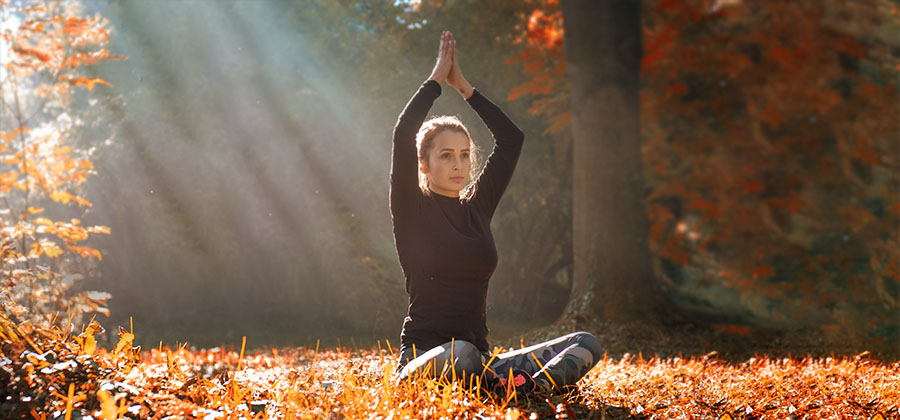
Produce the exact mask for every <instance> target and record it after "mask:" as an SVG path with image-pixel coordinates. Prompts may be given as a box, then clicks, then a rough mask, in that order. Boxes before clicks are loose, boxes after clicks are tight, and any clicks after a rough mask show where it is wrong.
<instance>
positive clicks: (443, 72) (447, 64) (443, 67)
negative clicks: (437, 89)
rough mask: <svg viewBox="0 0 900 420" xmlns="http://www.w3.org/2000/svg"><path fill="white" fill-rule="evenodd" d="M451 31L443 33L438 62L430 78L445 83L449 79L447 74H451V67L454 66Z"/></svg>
mask: <svg viewBox="0 0 900 420" xmlns="http://www.w3.org/2000/svg"><path fill="white" fill-rule="evenodd" d="M450 40H451V36H450V32H448V31H444V32H443V33H442V34H441V47H440V49H439V50H438V56H437V62H436V63H435V64H434V70H431V76H429V77H428V79H430V80H434V81H436V82H438V84H443V83H444V82H446V81H447V75H448V74H450V68H451V67H452V66H453V57H452V56H451V54H452V52H453V51H452V50H451V47H450Z"/></svg>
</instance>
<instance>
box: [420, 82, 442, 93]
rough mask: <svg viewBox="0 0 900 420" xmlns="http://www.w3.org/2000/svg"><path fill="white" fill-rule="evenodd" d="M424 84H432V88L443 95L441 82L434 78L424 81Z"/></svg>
mask: <svg viewBox="0 0 900 420" xmlns="http://www.w3.org/2000/svg"><path fill="white" fill-rule="evenodd" d="M422 86H431V89H434V90H435V92H437V94H438V96H440V95H441V90H442V89H441V84H440V83H438V82H437V80H434V79H428V80H426V81H425V83H422Z"/></svg>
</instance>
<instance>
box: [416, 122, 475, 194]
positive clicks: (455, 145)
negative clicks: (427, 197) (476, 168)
mask: <svg viewBox="0 0 900 420" xmlns="http://www.w3.org/2000/svg"><path fill="white" fill-rule="evenodd" d="M432 141H433V143H432V147H431V151H430V152H429V153H428V158H427V159H428V160H427V162H424V161H423V160H422V159H419V167H420V170H421V171H422V173H424V174H425V175H426V176H427V177H428V183H429V187H430V188H431V191H433V192H435V193H438V194H440V195H443V196H447V197H459V192H460V191H462V189H463V188H465V187H466V185H467V184H468V183H469V171H470V169H471V168H472V161H470V160H469V153H470V152H471V150H469V147H470V145H469V138H468V137H466V135H465V133H460V132H458V131H451V130H443V131H441V132H440V133H438V134H437V135H436V136H435V137H434V139H433V140H432Z"/></svg>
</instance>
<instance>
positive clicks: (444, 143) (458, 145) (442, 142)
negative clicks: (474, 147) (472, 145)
mask: <svg viewBox="0 0 900 420" xmlns="http://www.w3.org/2000/svg"><path fill="white" fill-rule="evenodd" d="M468 148H469V138H468V137H467V136H466V134H465V133H460V132H459V131H451V130H444V131H442V132H440V133H438V135H436V136H434V149H435V150H442V149H454V150H463V149H468Z"/></svg>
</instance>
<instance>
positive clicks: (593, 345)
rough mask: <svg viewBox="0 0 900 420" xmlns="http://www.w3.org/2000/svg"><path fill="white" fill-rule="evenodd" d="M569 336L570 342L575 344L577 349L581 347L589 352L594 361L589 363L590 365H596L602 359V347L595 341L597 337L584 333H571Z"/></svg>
mask: <svg viewBox="0 0 900 420" xmlns="http://www.w3.org/2000/svg"><path fill="white" fill-rule="evenodd" d="M571 336H572V338H571V340H572V341H573V342H575V343H577V344H578V346H579V347H583V348H585V349H586V350H588V351H589V352H591V356H593V358H594V360H592V361H591V364H596V363H597V362H599V361H600V359H601V358H603V346H601V345H600V341H599V340H597V337H594V335H593V334H591V333H589V332H586V331H579V332H576V333H572V334H571Z"/></svg>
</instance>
